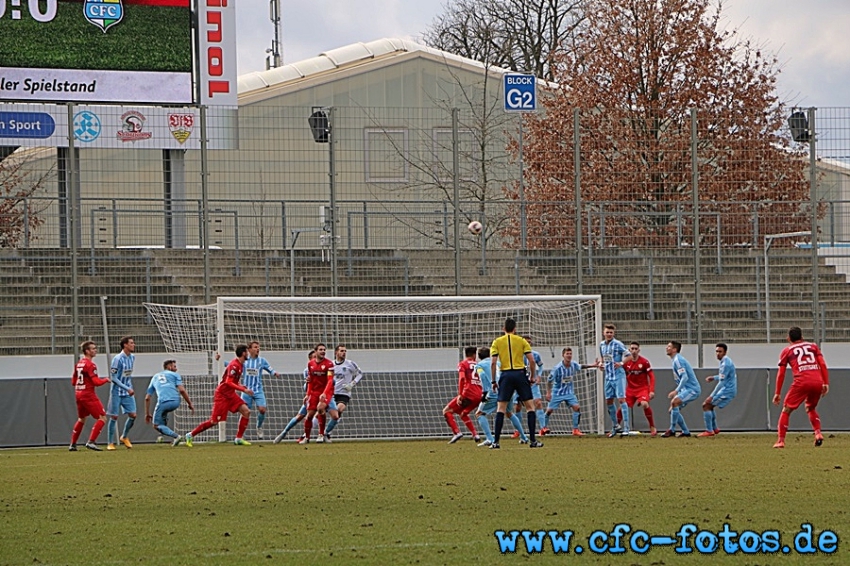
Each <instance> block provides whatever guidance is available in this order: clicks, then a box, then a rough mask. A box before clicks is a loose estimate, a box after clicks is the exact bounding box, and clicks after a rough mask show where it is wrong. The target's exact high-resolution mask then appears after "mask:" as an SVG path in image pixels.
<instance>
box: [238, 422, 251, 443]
mask: <svg viewBox="0 0 850 566" xmlns="http://www.w3.org/2000/svg"><path fill="white" fill-rule="evenodd" d="M249 420H250V417H239V428H238V429H237V430H236V438H242V435H243V434H245V431H246V430H248V421H249Z"/></svg>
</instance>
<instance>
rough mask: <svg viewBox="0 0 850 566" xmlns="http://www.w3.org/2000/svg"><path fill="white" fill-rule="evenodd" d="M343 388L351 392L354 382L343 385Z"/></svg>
mask: <svg viewBox="0 0 850 566" xmlns="http://www.w3.org/2000/svg"><path fill="white" fill-rule="evenodd" d="M342 388H343V389H345V390H346V391H349V392H350V391H351V390H352V389H354V383H347V384H345V385H343V386H342Z"/></svg>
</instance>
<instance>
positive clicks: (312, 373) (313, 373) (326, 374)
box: [298, 344, 339, 444]
mask: <svg viewBox="0 0 850 566" xmlns="http://www.w3.org/2000/svg"><path fill="white" fill-rule="evenodd" d="M315 350H316V355H315V357H314V358H313V359H312V360H310V361H309V362H308V363H307V396H306V397H305V399H306V401H305V403H306V405H307V417H306V418H305V419H304V437H303V438H301V440H299V441H298V444H307V443H308V442H310V433H311V432H312V431H313V417H315V416H316V415H317V414H318V420H319V437H318V439H317V442H324V440H325V411H326V410H329V411H330V413H331V418H334V419H338V418H339V413H337V411H336V403H334V400H333V399H334V362H333V360H329V359H328V358H326V357H325V354H326V353H327V350H328V348H327V346H325V345H324V344H316V348H315Z"/></svg>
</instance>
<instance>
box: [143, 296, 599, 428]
mask: <svg viewBox="0 0 850 566" xmlns="http://www.w3.org/2000/svg"><path fill="white" fill-rule="evenodd" d="M145 307H146V308H147V309H148V311H149V312H150V314H151V316H152V318H153V320H154V321H155V323H156V325H157V327H158V329H159V331H160V333H161V334H162V338H163V341H164V343H165V346H166V349H167V350H168V352H169V353H170V354H172V355H173V356H174V358H175V359H177V360H178V371H179V372H180V374H181V375H182V376H183V381H184V385H185V386H186V389H187V390H188V392H189V394H190V396H191V397H192V401H193V403H194V404H195V408H196V412H195V415H194V416H192V415H191V413H190V412H189V411H188V410H187V409H186V408H185V407H181V409H180V410H178V411H177V412H176V430H178V431H179V432H180V434H185V433H186V432H189V431H190V430H191V429H192V428H194V427H195V425H197V424H198V423H199V422H201V421H203V420H205V419H206V418H207V417H208V415H209V413H210V410H211V408H212V398H213V392H214V389H215V387H216V385H217V383H218V381H219V378H220V376H221V374H222V372H223V369H224V364H226V363H227V362H228V361H230V360H231V359H232V358H233V351H234V349H235V347H236V345H238V344H248V343H249V342H251V341H255V340H256V341H258V342H259V343H260V347H261V352H260V355H261V356H262V357H264V358H266V360H268V362H269V364H270V365H271V367H272V368H273V369H274V371H275V372H277V373H279V374H280V376H279V377H274V376H271V375H265V376H264V377H263V390H264V393H265V396H266V401H267V412H266V417H265V422H264V424H263V427H262V434H263V437H264V438H265V439H266V440H270V439H272V438H274V437H275V436H276V435H277V434H278V433H279V432H280V431H281V430H283V428H284V426H285V425H286V424H287V423H288V422H289V420H290V419H291V418H292V417H293V416H294V415H295V414H296V413H297V411H298V409H299V408H300V406H301V404H302V400H303V396H304V390H303V386H304V378H303V371H304V368H305V367H306V364H307V354H308V352H309V351H310V350H311V349H312V348H313V347H314V346H315V345H316V344H317V343H319V342H321V343H324V344H325V345H326V346H327V356H328V357H329V358H333V352H334V348H335V346H337V345H340V344H342V345H345V346H346V348H347V350H348V355H347V359H349V360H352V361H354V362H355V363H356V364H357V365H358V366H359V367H360V369H361V370H362V371H363V374H364V377H363V378H362V380H361V381H360V383H359V384H358V385H357V386H356V387H355V388H354V389H353V391H352V394H351V403H350V404H349V405H348V408H347V410H346V411H345V413H344V415H343V417H342V418H341V419H340V421H339V423H338V426H337V427H336V429H335V430H334V432H333V438H334V440H337V439H404V438H439V437H446V436H447V435H449V434H450V431H449V428H448V427H447V425H446V422H445V420H444V419H443V416H442V408H443V407H444V406H445V405H446V403H448V401H449V400H451V398H452V397H454V396H456V395H457V380H458V377H457V364H458V361H460V360H461V359H462V358H463V349H464V347H465V346H476V347H482V346H486V347H489V346H490V344H491V342H492V341H493V340H494V339H495V338H497V337H498V336H500V335H501V334H502V330H501V329H502V326H503V325H504V321H505V319H506V318H507V317H511V318H514V319H515V320H516V321H517V333H518V334H520V335H521V336H524V337H525V338H527V339H528V340H529V341H530V342H531V343H532V348H533V349H534V350H535V351H537V352H538V353H539V354H540V357H541V359H542V361H543V375H544V378H543V379H542V380H541V383H542V384H544V385H543V389H542V391H543V406H544V409H545V407H546V399H545V396H546V391H547V388H546V386H545V376H546V375H547V374H548V373H549V371H551V370H552V369H553V368H554V367H555V365H557V364H558V363H559V362H560V361H561V357H562V356H561V351H562V350H563V348H565V347H568V346H569V347H571V348H572V350H573V359H575V360H576V361H578V362H579V363H581V364H587V363H592V361H593V359H594V358H595V348H596V344H598V342H599V341H600V340H601V332H602V324H601V312H602V308H601V297H600V296H598V295H594V296H548V295H547V296H500V297H471V296H470V297H464V296H459V297H311V298H304V297H261V298H258V297H220V298H219V299H218V301H217V302H216V304H214V305H207V306H195V307H192V306H188V307H187V306H172V305H160V304H145ZM216 352H220V353H221V359H220V360H218V361H216V359H215V358H216V356H215V353H216ZM574 389H575V393H576V395H577V397H578V400H579V404H580V406H581V412H582V415H581V428H582V430H583V431H584V432H589V433H601V432H603V420H602V416H603V413H604V411H603V406H604V398H603V395H604V392H603V391H602V390H601V379H600V377H599V376H598V375H597V371H596V370H586V371H583V372H582V373H581V375H580V377H579V378H578V379H577V380H576V381H575V383H574ZM257 416H258V414H257V411H256V408H254V410H252V414H251V424H250V426H249V428H248V433H247V434H246V438H247V439H249V440H255V439H257V438H258V431H257V429H256V425H257ZM494 416H495V415H490V419H491V421H490V424H491V427H492V426H493V422H492V419H493V418H494ZM571 418H572V417H571V410H570V409H569V408H568V407H565V406H564V405H561V407H560V408H559V409H558V410H557V411H555V412H554V414H553V415H552V416H551V417H550V419H549V428H550V429H551V430H552V431H553V432H554V433H556V434H563V433H567V432H569V431H570V430H571V429H572V424H571ZM521 420H522V423H523V426H527V420H526V418H525V416H524V415H523V416H522V418H521ZM237 422H238V415H232V416H231V418H230V419H229V420H228V423H227V425H226V427H221V429H220V430H219V431H218V432H216V431H215V430H214V429H211V431H210V432H207V433H204V435H205V436H201V438H200V439H199V440H212V439H214V438H215V437H216V436H217V437H218V439H219V440H225V439H232V438H233V436H234V434H235V431H236V426H237ZM473 422H475V419H474V418H473ZM538 426H539V425H538ZM461 427H462V425H461ZM505 427H506V428H505V433H507V434H510V433H511V432H512V430H513V429H512V428H511V425H510V424H509V422H508V421H507V420H506V425H505ZM476 428H479V427H478V424H476ZM462 429H463V427H462ZM302 431H303V427H302V426H301V424H300V423H299V425H298V426H297V427H296V428H295V429H293V430H292V432H291V433H290V434H289V435H288V437H287V439H290V440H297V439H298V438H299V437H300V435H301V433H302ZM479 432H480V431H479ZM315 434H317V432H316V431H314V435H315ZM503 434H504V433H503ZM467 436H468V434H467Z"/></svg>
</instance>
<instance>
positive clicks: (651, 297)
mask: <svg viewBox="0 0 850 566" xmlns="http://www.w3.org/2000/svg"><path fill="white" fill-rule="evenodd" d="M654 272H655V262H654V261H653V260H652V258H651V257H650V258H649V273H648V279H649V314H648V315H647V318H648V319H649V320H655V287H654V286H653V285H654V284H653V281H652V280H653V278H654V277H653V275H654Z"/></svg>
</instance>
